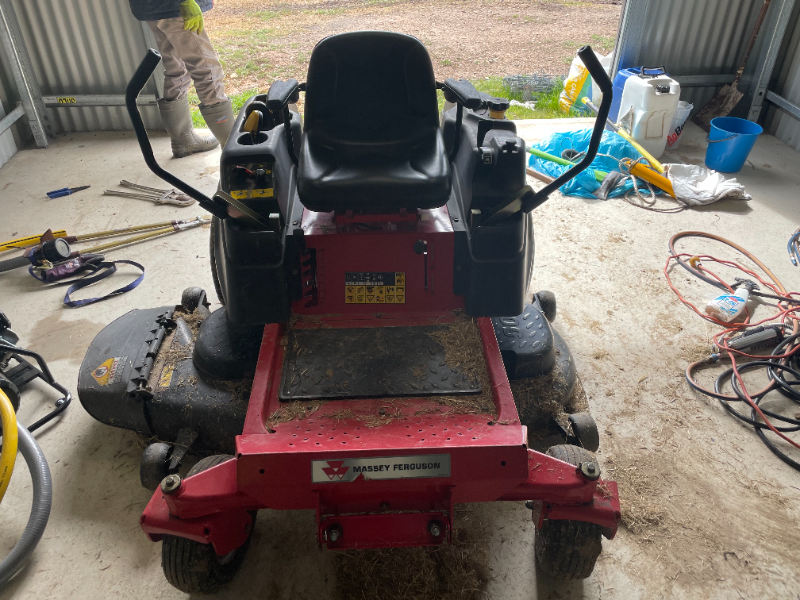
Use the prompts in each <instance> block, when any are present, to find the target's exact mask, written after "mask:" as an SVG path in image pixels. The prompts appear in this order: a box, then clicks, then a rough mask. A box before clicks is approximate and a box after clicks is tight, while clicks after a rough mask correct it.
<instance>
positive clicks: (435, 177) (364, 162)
mask: <svg viewBox="0 0 800 600" xmlns="http://www.w3.org/2000/svg"><path fill="white" fill-rule="evenodd" d="M305 112H306V115H305V128H304V138H303V145H302V151H301V153H300V162H299V169H298V184H297V189H298V194H299V196H300V200H301V201H302V203H303V204H304V205H305V206H306V207H307V208H309V209H310V210H314V211H319V212H329V211H333V210H347V209H356V210H361V209H365V210H371V211H383V210H386V211H394V210H397V209H401V208H408V209H414V208H436V207H439V206H442V205H444V204H445V203H446V202H447V200H448V199H449V197H450V187H451V175H450V165H449V164H448V161H447V155H446V150H445V146H444V143H443V140H442V134H441V130H440V128H439V123H438V106H437V102H436V87H435V80H434V77H433V68H432V66H431V62H430V57H429V56H428V53H427V51H426V50H425V47H424V46H423V45H422V44H421V43H420V42H419V40H417V39H416V38H413V37H411V36H407V35H402V34H397V33H389V32H376V31H370V32H355V33H347V34H340V35H336V36H332V37H329V38H326V39H325V40H323V41H322V42H320V43H319V44H318V45H317V47H316V48H315V49H314V52H313V54H312V55H311V61H310V65H309V73H308V82H307V84H306V111H305Z"/></svg>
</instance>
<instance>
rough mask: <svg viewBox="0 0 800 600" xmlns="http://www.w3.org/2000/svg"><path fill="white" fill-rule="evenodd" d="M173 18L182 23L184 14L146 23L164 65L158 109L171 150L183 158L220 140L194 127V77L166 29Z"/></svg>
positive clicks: (169, 27)
mask: <svg viewBox="0 0 800 600" xmlns="http://www.w3.org/2000/svg"><path fill="white" fill-rule="evenodd" d="M173 21H179V22H180V23H181V27H183V19H181V18H177V19H162V20H160V21H148V22H147V24H148V26H149V27H150V30H151V31H152V32H153V37H155V40H156V45H157V46H158V50H159V52H161V60H162V62H163V63H164V69H165V76H164V98H163V99H162V100H159V102H158V109H159V112H160V113H161V120H162V122H163V123H164V128H165V129H166V130H167V133H168V134H169V137H170V140H172V154H173V156H175V158H181V157H184V156H189V155H190V154H193V153H195V152H205V151H207V150H212V149H214V148H216V147H217V140H216V139H214V138H213V137H210V136H200V135H197V133H195V131H194V129H193V127H192V114H191V110H190V109H189V98H188V93H189V85H190V84H191V78H190V76H189V72H188V70H187V69H186V64H185V63H184V61H183V59H182V58H181V56H180V54H179V52H178V49H177V48H175V46H174V45H173V44H172V42H170V40H169V36H168V35H167V33H166V31H170V30H171V29H172V26H173V23H172V22H173Z"/></svg>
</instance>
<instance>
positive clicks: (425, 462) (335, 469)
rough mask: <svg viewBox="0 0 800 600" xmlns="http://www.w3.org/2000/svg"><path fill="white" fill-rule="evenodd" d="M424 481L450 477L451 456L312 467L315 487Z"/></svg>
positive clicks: (351, 461)
mask: <svg viewBox="0 0 800 600" xmlns="http://www.w3.org/2000/svg"><path fill="white" fill-rule="evenodd" d="M420 477H450V455H449V454H430V455H426V456H381V457H370V458H349V459H343V460H315V461H312V463H311V480H312V481H313V482H314V483H330V482H339V481H359V480H360V481H368V480H381V479H409V478H414V479H418V478H420Z"/></svg>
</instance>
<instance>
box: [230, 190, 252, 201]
mask: <svg viewBox="0 0 800 600" xmlns="http://www.w3.org/2000/svg"><path fill="white" fill-rule="evenodd" d="M231 197H232V198H235V199H236V200H247V198H248V190H231Z"/></svg>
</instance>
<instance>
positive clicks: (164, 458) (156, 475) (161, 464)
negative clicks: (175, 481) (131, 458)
mask: <svg viewBox="0 0 800 600" xmlns="http://www.w3.org/2000/svg"><path fill="white" fill-rule="evenodd" d="M170 454H172V446H170V445H169V444H165V443H163V442H155V443H153V444H149V445H148V446H147V448H145V449H144V452H142V458H141V462H140V463H139V481H141V483H142V486H143V487H144V488H145V489H148V490H150V491H151V492H155V491H156V490H157V489H158V486H159V485H160V484H161V480H162V479H164V477H166V476H167V475H169V457H170Z"/></svg>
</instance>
